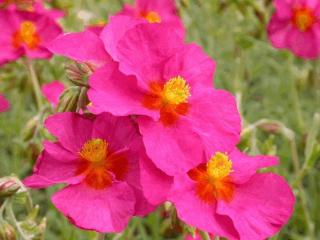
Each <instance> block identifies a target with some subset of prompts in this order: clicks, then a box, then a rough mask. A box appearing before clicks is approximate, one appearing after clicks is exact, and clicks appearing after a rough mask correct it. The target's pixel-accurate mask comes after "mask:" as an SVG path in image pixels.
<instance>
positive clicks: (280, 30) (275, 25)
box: [267, 15, 292, 48]
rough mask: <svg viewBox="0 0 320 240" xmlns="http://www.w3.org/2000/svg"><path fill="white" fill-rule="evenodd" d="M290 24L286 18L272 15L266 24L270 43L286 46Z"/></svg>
mask: <svg viewBox="0 0 320 240" xmlns="http://www.w3.org/2000/svg"><path fill="white" fill-rule="evenodd" d="M291 28H292V26H291V23H290V21H288V20H280V19H279V18H278V16H276V15H273V16H272V18H271V20H270V23H269V25H268V28H267V30H268V36H269V39H270V41H271V43H272V45H273V46H274V47H276V48H287V47H288V46H287V45H288V43H287V39H288V34H289V32H290V30H291Z"/></svg>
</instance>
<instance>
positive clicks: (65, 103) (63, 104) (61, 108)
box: [57, 87, 81, 112]
mask: <svg viewBox="0 0 320 240" xmlns="http://www.w3.org/2000/svg"><path fill="white" fill-rule="evenodd" d="M80 93H81V88H80V87H71V88H68V89H67V90H66V91H64V93H63V94H62V96H61V97H60V101H59V104H58V107H57V111H58V112H73V111H76V110H77V106H78V99H79V96H80Z"/></svg>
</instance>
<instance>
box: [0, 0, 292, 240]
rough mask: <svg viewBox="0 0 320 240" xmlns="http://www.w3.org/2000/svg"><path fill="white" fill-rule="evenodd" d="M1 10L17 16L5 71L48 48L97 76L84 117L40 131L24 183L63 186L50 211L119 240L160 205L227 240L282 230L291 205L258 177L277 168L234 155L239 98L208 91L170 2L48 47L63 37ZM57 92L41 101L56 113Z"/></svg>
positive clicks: (127, 11)
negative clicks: (46, 135) (42, 136)
mask: <svg viewBox="0 0 320 240" xmlns="http://www.w3.org/2000/svg"><path fill="white" fill-rule="evenodd" d="M5 11H6V12H5V14H6V15H8V16H9V15H10V14H11V16H12V17H10V18H9V17H5V18H4V19H2V20H1V21H0V25H3V24H12V23H11V22H10V20H11V19H12V18H13V17H14V18H16V21H15V23H16V22H18V25H17V26H18V27H17V29H14V30H10V31H6V32H5V33H4V34H3V35H4V37H3V38H1V41H4V44H7V45H8V48H7V51H5V52H1V53H0V57H1V58H0V59H2V62H4V61H8V60H10V59H14V58H16V57H17V56H18V55H20V54H25V55H27V56H28V57H31V58H32V57H46V56H49V54H48V49H49V50H50V51H51V52H53V53H55V54H58V55H63V56H65V57H68V58H70V59H72V60H75V61H78V62H81V63H85V64H89V65H90V66H91V69H92V74H91V75H90V77H89V82H88V84H89V90H88V99H89V101H90V103H89V104H88V109H87V110H85V111H81V112H79V113H72V112H65V113H59V114H55V115H53V116H50V117H49V118H48V119H47V120H46V122H45V127H46V128H47V129H48V131H49V132H50V133H51V134H52V135H53V136H55V137H56V139H57V141H56V142H49V141H46V142H45V143H44V150H43V151H42V153H41V155H40V156H39V158H38V160H37V163H36V166H35V168H34V173H33V175H32V176H30V177H28V178H27V179H25V181H24V183H25V184H26V185H27V186H29V187H33V188H44V187H48V186H51V185H54V184H59V183H64V184H66V185H67V186H66V187H65V188H63V189H62V190H60V191H59V192H57V193H56V194H55V195H54V196H53V198H52V201H53V203H54V205H55V206H56V208H57V209H58V210H59V211H61V212H62V213H63V214H64V215H65V216H66V217H68V218H69V219H70V221H71V222H72V223H73V224H75V225H76V226H78V227H80V228H82V229H88V230H95V231H98V232H120V231H123V230H124V229H125V227H126V226H127V224H128V222H129V220H130V218H131V217H133V216H145V215H146V214H148V213H150V212H152V211H153V210H154V209H155V208H156V207H157V206H158V205H160V204H162V203H164V202H165V201H170V202H172V203H173V205H174V206H175V207H176V210H177V214H178V217H179V218H180V219H181V220H182V221H184V222H185V223H187V224H189V225H191V226H193V227H196V228H197V229H199V230H202V231H206V232H209V233H210V234H212V235H215V236H223V237H227V238H229V239H266V238H268V237H270V236H272V235H274V234H275V233H276V232H278V231H279V230H280V229H281V227H282V226H283V225H284V224H286V222H287V221H288V219H289V218H290V216H291V214H292V211H293V206H294V202H295V199H294V196H293V193H292V191H291V189H290V187H289V186H288V184H287V183H286V181H285V180H284V179H283V178H282V177H280V176H278V175H276V174H273V173H259V170H260V169H262V168H266V167H270V166H274V165H276V164H277V163H278V159H277V157H273V156H247V155H246V154H245V153H242V152H240V151H239V150H238V149H237V144H238V143H239V140H240V132H241V118H240V114H239V112H238V110H237V104H236V101H235V98H234V97H233V96H232V94H230V93H229V92H227V91H224V90H218V89H215V88H213V76H214V72H215V62H214V61H213V60H212V59H211V58H210V57H209V56H208V55H206V54H205V53H204V52H203V50H202V49H201V48H200V47H199V46H198V45H197V44H194V43H187V42H186V41H185V29H184V27H183V24H182V22H181V20H180V19H179V17H178V14H177V9H176V7H175V3H174V0H161V1H157V0H137V1H136V3H135V5H134V6H125V7H124V9H123V10H122V11H121V12H119V13H117V14H115V15H114V16H111V17H110V20H109V21H108V24H107V25H106V26H105V27H103V28H102V29H99V31H96V29H95V31H92V29H87V30H85V31H83V32H78V33H68V34H63V35H60V36H58V37H57V38H56V39H55V40H53V41H52V42H51V43H50V44H47V40H49V39H51V38H53V37H54V36H55V35H56V34H58V33H59V31H60V30H59V28H58V27H57V26H56V25H55V24H54V20H53V19H52V18H49V17H46V16H43V17H39V18H35V17H34V16H33V14H37V13H28V14H26V13H21V12H19V11H17V10H14V11H16V13H15V14H14V15H13V14H12V12H11V11H13V10H5ZM44 23H45V26H46V27H45V28H43V27H44ZM13 26H14V25H13ZM51 26H52V27H53V29H51V30H49V29H50V27H51ZM0 29H1V30H0V33H1V31H3V30H2V29H3V28H0ZM10 29H12V28H10ZM48 32H50V34H48V35H47V34H46V33H48ZM1 34H2V33H1ZM0 61H1V60H0ZM55 88H57V91H56V92H55V93H53V92H52V93H50V92H49V93H48V91H46V89H45V88H44V89H43V92H44V93H46V92H47V94H46V96H47V98H48V99H51V102H53V103H54V104H57V102H58V96H59V95H60V94H61V90H62V89H63V86H58V85H57V86H55Z"/></svg>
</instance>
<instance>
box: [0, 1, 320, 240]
mask: <svg viewBox="0 0 320 240" xmlns="http://www.w3.org/2000/svg"><path fill="white" fill-rule="evenodd" d="M124 2H131V1H119V0H101V1H99V0H95V1H94V0H77V1H75V0H73V1H72V0H60V1H59V0H57V1H52V3H51V6H56V7H59V8H62V9H64V10H65V11H66V17H65V18H64V19H62V21H61V23H62V25H63V26H64V29H65V31H66V32H69V31H80V30H83V29H84V26H86V25H90V24H95V23H98V22H100V21H106V20H107V18H108V16H109V15H111V14H113V13H115V12H116V11H118V10H120V9H121V6H122V4H123V3H124ZM177 5H178V8H179V12H180V14H181V16H182V18H183V21H184V23H185V26H186V28H187V39H188V41H189V42H196V43H198V44H199V45H201V46H202V47H203V48H204V49H205V51H206V52H207V53H208V54H209V55H210V56H212V57H213V58H214V59H215V61H216V63H217V68H216V75H215V80H214V82H215V87H216V88H223V89H227V90H230V91H231V92H233V93H234V94H235V95H236V97H237V100H238V104H239V108H240V110H241V114H242V116H243V128H244V132H243V138H242V139H243V140H242V142H241V144H240V147H241V149H242V150H245V151H247V152H249V153H252V154H257V153H263V154H277V155H279V156H280V158H281V164H280V166H279V167H277V168H273V169H271V170H272V171H274V172H277V173H279V174H281V175H283V176H284V177H285V178H286V179H287V180H288V181H289V182H290V184H291V185H292V186H293V187H294V193H295V194H296V197H297V204H296V206H295V212H294V215H293V217H292V218H291V220H290V222H289V223H288V225H287V226H286V227H284V228H283V230H282V231H281V232H280V233H279V234H278V235H277V236H275V237H274V238H273V239H281V240H282V239H290V240H292V239H299V240H300V239H306V240H309V239H310V240H312V239H320V230H319V227H317V226H320V201H319V199H320V174H319V169H320V161H319V160H320V145H319V144H320V143H319V142H320V141H319V128H320V115H319V114H320V61H304V60H302V59H298V58H295V57H294V56H293V55H292V54H291V53H289V52H288V51H279V50H277V49H274V48H273V47H272V46H271V45H270V43H269V42H268V40H267V36H266V24H267V22H268V19H269V18H270V16H271V14H272V12H273V7H272V4H271V1H268V0H265V1H263V0H224V1H223V0H179V1H177ZM80 44H81V43H80ZM66 62H67V60H66V59H64V58H60V57H54V58H53V59H52V60H51V61H50V62H47V61H37V62H36V63H35V67H36V71H37V73H38V75H39V78H40V81H41V83H45V82H50V81H52V80H55V79H59V80H61V81H63V82H65V83H67V84H69V83H68V80H67V78H66V74H65V70H64V66H65V63H66ZM69 85H70V84H69ZM0 92H2V93H5V96H6V97H7V98H8V99H9V100H10V102H11V105H12V106H11V111H9V112H7V113H2V114H1V116H0V176H5V175H10V174H12V173H14V174H16V175H17V176H19V177H20V178H24V177H25V176H26V175H28V174H30V173H31V169H32V165H33V163H34V161H35V159H36V156H37V154H38V152H39V150H40V147H41V141H42V140H43V139H44V138H46V137H48V136H47V135H48V134H47V133H46V132H45V131H44V130H43V129H42V126H41V125H38V126H36V132H33V134H34V136H32V137H30V136H26V135H28V134H29V132H26V131H27V130H26V124H27V126H28V127H29V128H30V127H31V126H32V122H30V119H32V117H33V116H35V115H36V114H37V107H36V104H35V101H34V96H33V94H32V86H31V83H30V81H29V80H28V73H27V70H26V68H25V66H24V65H23V63H22V61H21V60H20V61H18V62H16V63H11V64H8V65H6V66H3V67H1V68H0ZM316 112H318V113H319V114H318V115H317V114H316ZM41 117H42V118H43V117H44V116H41ZM33 127H34V126H33ZM33 130H34V128H33ZM56 190H57V188H55V187H53V188H50V189H46V190H37V191H32V198H33V199H34V202H35V203H36V204H39V205H40V214H39V215H40V216H42V217H46V218H47V229H46V237H45V239H49V240H55V239H59V240H60V239H61V240H81V239H95V234H94V233H91V232H85V231H81V230H78V229H76V228H75V227H73V226H72V225H70V224H68V221H67V220H66V219H65V218H64V217H63V216H62V215H60V214H59V213H58V212H57V211H56V210H55V208H54V207H53V205H52V204H51V202H50V201H49V200H50V196H51V195H52V193H53V192H54V191H56ZM17 211H18V215H19V210H17ZM163 215H164V214H163V209H159V210H158V211H157V212H156V213H154V214H151V215H150V216H149V217H147V218H145V219H144V220H140V219H134V220H132V221H131V223H130V227H129V228H128V229H127V230H126V231H125V233H124V234H122V235H117V236H110V237H111V238H115V239H130V240H131V239H182V238H183V235H182V234H181V233H179V232H180V231H181V229H180V228H179V226H175V227H174V228H171V227H170V224H171V222H170V219H166V218H165V217H164V216H163Z"/></svg>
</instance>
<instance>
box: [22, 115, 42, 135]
mask: <svg viewBox="0 0 320 240" xmlns="http://www.w3.org/2000/svg"><path fill="white" fill-rule="evenodd" d="M39 121H40V117H39V116H38V115H37V116H35V117H33V118H31V119H30V120H29V121H28V122H27V124H26V126H25V127H24V129H23V130H22V139H23V140H24V141H28V140H30V139H31V138H32V137H33V136H34V134H35V132H36V130H37V127H38V125H39Z"/></svg>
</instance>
